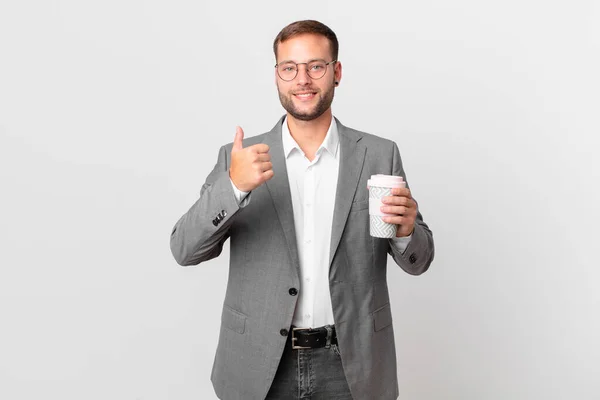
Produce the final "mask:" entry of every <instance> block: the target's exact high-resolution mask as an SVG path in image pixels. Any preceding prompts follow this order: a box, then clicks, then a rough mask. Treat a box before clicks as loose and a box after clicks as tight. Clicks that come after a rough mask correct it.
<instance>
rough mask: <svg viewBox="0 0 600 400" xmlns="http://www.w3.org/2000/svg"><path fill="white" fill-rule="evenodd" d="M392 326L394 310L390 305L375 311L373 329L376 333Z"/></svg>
mask: <svg viewBox="0 0 600 400" xmlns="http://www.w3.org/2000/svg"><path fill="white" fill-rule="evenodd" d="M391 324H392V309H391V308H390V305H389V303H388V304H386V305H384V306H383V307H381V308H379V309H377V310H375V311H373V327H374V329H375V331H380V330H382V329H383V328H385V327H386V326H390V325H391Z"/></svg>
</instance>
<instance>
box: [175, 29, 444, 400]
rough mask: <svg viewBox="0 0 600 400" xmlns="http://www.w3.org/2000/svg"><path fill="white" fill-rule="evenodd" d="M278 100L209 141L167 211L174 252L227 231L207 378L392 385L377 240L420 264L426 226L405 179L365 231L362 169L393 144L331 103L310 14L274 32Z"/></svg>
mask: <svg viewBox="0 0 600 400" xmlns="http://www.w3.org/2000/svg"><path fill="white" fill-rule="evenodd" d="M273 48H274V51H275V58H276V63H277V65H276V66H275V71H274V73H275V83H276V85H277V89H278V91H279V98H280V100H281V104H282V106H283V107H284V108H285V110H286V111H287V113H286V115H285V116H284V117H283V118H282V119H280V120H279V121H278V122H277V124H276V125H275V127H274V128H273V129H272V130H271V131H270V132H267V133H265V134H262V135H258V136H254V137H251V138H248V139H245V140H244V132H243V131H242V129H241V128H240V127H238V128H237V131H236V134H235V139H234V141H233V143H230V144H228V145H225V146H223V147H221V149H220V152H219V156H218V160H217V164H216V165H215V167H214V169H213V171H212V172H211V173H210V174H209V175H208V177H207V178H206V182H205V184H204V185H203V186H202V189H201V192H200V198H199V199H198V200H197V201H196V203H195V204H194V205H193V206H192V207H191V208H190V210H189V211H188V212H187V213H186V214H185V215H183V217H182V218H181V219H180V220H179V221H178V222H177V224H176V225H175V228H174V229H173V232H172V234H171V251H172V253H173V256H174V257H175V259H176V260H177V262H178V263H179V264H181V265H196V264H199V263H201V262H203V261H207V260H210V259H212V258H215V257H217V256H218V255H219V254H220V253H221V251H222V248H223V243H224V242H225V241H226V240H227V238H231V242H230V266H229V281H228V285H227V291H226V295H225V302H224V305H223V311H222V317H221V330H220V336H219V344H218V348H217V353H216V357H215V360H214V365H213V371H212V374H211V380H212V382H213V386H214V388H215V392H216V394H217V396H219V398H221V399H228V400H231V399H243V400H250V399H265V398H267V399H292V398H302V399H304V398H311V399H370V400H371V399H396V398H397V397H398V382H397V375H396V355H395V346H394V335H393V327H392V313H391V309H390V304H389V295H388V287H387V281H386V262H387V254H388V253H389V254H390V255H391V256H392V257H393V259H394V261H395V262H396V264H398V265H399V266H400V267H402V268H403V269H404V270H405V271H406V272H408V273H410V274H414V275H418V274H421V273H423V272H425V271H426V270H427V268H428V267H429V265H430V263H431V261H432V259H433V255H434V246H433V239H432V234H431V231H430V230H429V228H428V227H427V225H426V224H425V223H424V222H423V218H422V216H421V214H420V213H419V212H418V211H417V204H416V202H415V201H414V200H413V199H412V197H411V193H410V190H409V189H394V190H393V193H392V196H389V197H387V198H385V205H384V206H383V207H382V211H383V212H385V213H388V214H393V216H389V217H385V220H386V222H390V223H393V224H397V234H396V237H395V238H392V239H380V238H374V237H371V236H370V234H369V200H368V190H367V179H369V178H370V177H371V175H374V174H386V175H396V176H403V177H405V174H404V171H403V168H402V162H401V160H400V154H399V151H398V147H397V146H396V144H395V143H394V142H392V141H390V140H386V139H383V138H380V137H377V136H374V135H369V134H367V133H363V132H359V131H356V130H353V129H350V128H347V127H345V126H344V125H342V124H341V122H340V121H338V120H337V119H335V118H334V117H333V116H332V112H331V103H332V101H333V97H334V92H335V87H336V86H338V85H339V83H340V81H341V78H342V65H341V63H340V62H339V61H338V60H337V58H338V41H337V38H336V36H335V34H334V33H333V31H331V29H329V28H328V27H327V26H325V25H323V24H321V23H319V22H317V21H299V22H295V23H292V24H290V25H288V26H287V27H285V28H284V29H283V30H282V31H281V32H280V33H279V35H278V36H277V38H276V39H275V42H274V46H273Z"/></svg>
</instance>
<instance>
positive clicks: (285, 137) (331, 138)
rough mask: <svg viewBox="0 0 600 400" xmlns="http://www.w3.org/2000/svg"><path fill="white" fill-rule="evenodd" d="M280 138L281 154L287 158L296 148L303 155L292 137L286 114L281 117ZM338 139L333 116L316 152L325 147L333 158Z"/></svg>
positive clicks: (335, 153)
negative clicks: (281, 143)
mask: <svg viewBox="0 0 600 400" xmlns="http://www.w3.org/2000/svg"><path fill="white" fill-rule="evenodd" d="M281 140H282V142H283V154H285V157H286V158H288V157H289V155H290V153H291V152H292V150H294V149H298V151H299V152H300V153H301V154H302V155H304V152H303V151H302V149H301V148H300V146H299V145H298V143H297V142H296V140H294V138H293V137H292V135H291V133H290V130H289V128H288V124H287V116H286V117H285V118H284V119H283V122H282V126H281ZM339 141H340V137H339V133H338V127H337V123H336V122H335V118H333V117H332V118H331V124H330V125H329V129H328V130H327V134H326V135H325V139H323V143H321V146H319V148H318V149H317V154H318V153H319V152H320V151H322V150H321V149H325V150H327V151H328V152H329V154H331V155H332V156H333V157H334V158H335V157H337V149H338V144H339Z"/></svg>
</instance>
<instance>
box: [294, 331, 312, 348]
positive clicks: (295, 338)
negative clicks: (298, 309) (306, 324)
mask: <svg viewBox="0 0 600 400" xmlns="http://www.w3.org/2000/svg"><path fill="white" fill-rule="evenodd" d="M303 330H305V329H304V328H292V349H294V350H302V349H310V347H304V346H296V340H298V338H297V337H295V336H294V332H296V331H303Z"/></svg>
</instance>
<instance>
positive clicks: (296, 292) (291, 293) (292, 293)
mask: <svg viewBox="0 0 600 400" xmlns="http://www.w3.org/2000/svg"><path fill="white" fill-rule="evenodd" d="M297 294H298V289H296V288H295V287H293V288H291V289H290V295H292V296H295V295H297Z"/></svg>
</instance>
